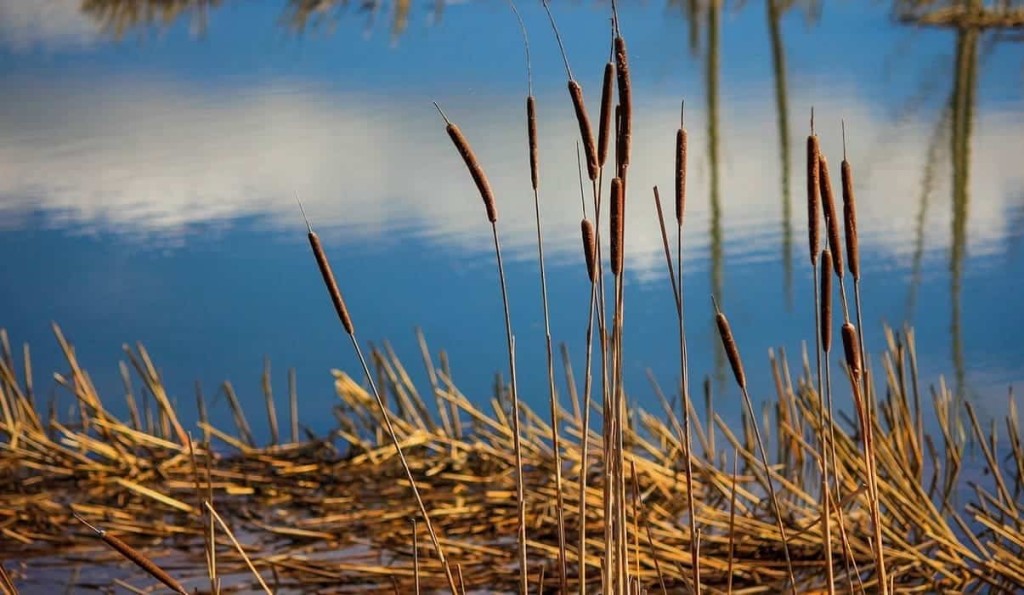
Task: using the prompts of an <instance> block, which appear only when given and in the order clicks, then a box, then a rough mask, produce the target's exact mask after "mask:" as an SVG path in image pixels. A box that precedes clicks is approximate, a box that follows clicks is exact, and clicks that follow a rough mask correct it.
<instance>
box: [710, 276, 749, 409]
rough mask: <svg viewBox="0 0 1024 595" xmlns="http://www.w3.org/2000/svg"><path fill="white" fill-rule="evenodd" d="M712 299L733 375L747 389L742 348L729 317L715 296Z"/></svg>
mask: <svg viewBox="0 0 1024 595" xmlns="http://www.w3.org/2000/svg"><path fill="white" fill-rule="evenodd" d="M711 301H712V302H714V305H715V324H717V325H718V336H719V337H721V338H722V347H723V348H724V349H725V355H726V357H728V358H729V365H730V366H731V367H732V373H733V376H735V377H736V384H738V385H739V387H740V389H746V388H747V376H746V374H744V373H743V360H742V359H740V350H739V348H738V347H737V346H736V339H734V338H733V336H732V329H731V328H729V319H728V318H726V317H725V314H724V313H723V312H722V311H721V310H720V309H719V308H718V301H717V300H715V296H711Z"/></svg>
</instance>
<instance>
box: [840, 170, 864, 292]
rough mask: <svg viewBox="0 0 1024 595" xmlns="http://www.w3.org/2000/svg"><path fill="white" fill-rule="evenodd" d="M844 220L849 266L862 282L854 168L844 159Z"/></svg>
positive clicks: (854, 276) (854, 277)
mask: <svg viewBox="0 0 1024 595" xmlns="http://www.w3.org/2000/svg"><path fill="white" fill-rule="evenodd" d="M841 169H842V174H843V220H844V222H845V223H846V257H847V261H848V263H847V266H849V267H850V274H851V275H853V279H854V281H859V280H860V250H859V249H858V247H857V201H856V199H855V198H854V196H853V168H852V167H850V162H849V161H847V160H846V159H843V165H842V168H841Z"/></svg>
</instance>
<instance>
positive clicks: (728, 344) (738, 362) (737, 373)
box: [711, 296, 796, 593]
mask: <svg viewBox="0 0 1024 595" xmlns="http://www.w3.org/2000/svg"><path fill="white" fill-rule="evenodd" d="M711 300H712V301H713V302H714V307H715V324H716V325H717V326H718V335H719V337H721V339H722V348H723V349H724V350H725V354H726V357H727V358H728V359H729V365H730V366H731V367H732V373H733V376H734V377H735V378H736V384H737V385H739V388H740V393H741V394H742V395H743V403H744V405H746V408H747V414H748V415H749V416H750V422H751V424H750V425H752V426H753V427H754V438H755V439H756V440H757V449H758V454H759V455H760V456H761V463H762V464H763V465H764V473H765V484H767V486H768V495H769V497H770V498H771V501H772V506H773V507H774V508H775V520H776V523H777V525H778V527H779V536H780V537H781V538H782V551H783V553H784V555H785V557H786V570H787V572H788V573H789V582H790V585H791V588H792V591H793V593H796V575H795V574H794V573H793V562H792V559H791V558H790V555H789V540H788V539H787V537H786V525H785V523H784V521H783V517H782V508H781V507H780V506H779V499H778V497H777V496H776V494H775V485H774V482H773V481H772V470H771V465H770V464H769V463H768V452H767V450H765V447H764V441H763V440H762V439H761V430H760V428H759V426H758V423H757V414H756V413H755V412H754V404H753V402H752V401H751V400H750V394H749V392H748V391H747V377H746V374H744V373H743V360H742V359H741V358H740V351H739V348H738V347H737V346H736V339H735V338H734V337H733V334H732V329H731V328H730V327H729V319H728V318H726V317H725V313H723V312H722V310H721V309H720V308H719V307H718V301H717V300H715V297H714V296H711Z"/></svg>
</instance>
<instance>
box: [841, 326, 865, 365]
mask: <svg viewBox="0 0 1024 595" xmlns="http://www.w3.org/2000/svg"><path fill="white" fill-rule="evenodd" d="M843 351H845V352H846V366H847V367H848V368H850V373H851V374H853V377H854V379H859V378H860V375H861V372H862V371H863V368H862V367H861V365H862V364H861V361H860V343H859V341H858V340H857V327H855V326H853V323H852V322H846V323H844V324H843Z"/></svg>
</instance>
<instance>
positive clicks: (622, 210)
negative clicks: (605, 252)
mask: <svg viewBox="0 0 1024 595" xmlns="http://www.w3.org/2000/svg"><path fill="white" fill-rule="evenodd" d="M611 198H612V215H611V227H612V238H611V248H612V274H613V275H621V274H622V265H623V261H624V258H623V253H624V251H625V250H624V249H625V246H624V245H623V244H624V242H625V217H626V197H625V193H624V192H623V188H622V178H612V197H611Z"/></svg>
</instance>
